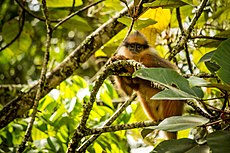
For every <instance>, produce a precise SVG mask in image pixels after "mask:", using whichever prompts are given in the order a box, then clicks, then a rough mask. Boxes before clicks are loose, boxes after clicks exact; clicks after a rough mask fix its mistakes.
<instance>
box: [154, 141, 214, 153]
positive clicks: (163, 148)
mask: <svg viewBox="0 0 230 153" xmlns="http://www.w3.org/2000/svg"><path fill="white" fill-rule="evenodd" d="M153 151H157V153H185V152H186V153H204V152H208V151H209V148H208V146H207V145H199V144H198V143H196V142H195V140H192V139H186V138H183V139H179V140H167V141H163V142H161V143H160V144H159V145H157V146H156V148H155V149H154V150H153ZM153 151H152V152H153Z"/></svg>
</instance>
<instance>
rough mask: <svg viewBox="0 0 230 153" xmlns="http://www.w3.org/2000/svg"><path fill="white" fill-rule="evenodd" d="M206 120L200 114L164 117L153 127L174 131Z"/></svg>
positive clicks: (203, 122)
mask: <svg viewBox="0 0 230 153" xmlns="http://www.w3.org/2000/svg"><path fill="white" fill-rule="evenodd" d="M208 122H209V119H207V118H204V117H202V116H172V117H169V118H166V119H164V120H163V121H162V122H161V123H160V124H159V125H158V126H154V129H158V130H164V131H168V132H176V131H180V130H185V129H188V128H193V127H196V126H201V125H204V124H206V123H208Z"/></svg>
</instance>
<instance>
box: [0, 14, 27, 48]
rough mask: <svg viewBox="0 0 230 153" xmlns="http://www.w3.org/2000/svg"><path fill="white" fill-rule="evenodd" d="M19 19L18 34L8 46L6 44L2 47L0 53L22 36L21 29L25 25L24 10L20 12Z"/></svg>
mask: <svg viewBox="0 0 230 153" xmlns="http://www.w3.org/2000/svg"><path fill="white" fill-rule="evenodd" d="M20 19H21V26H20V20H19V32H18V34H17V35H16V36H15V37H14V39H12V40H11V41H10V42H9V43H8V44H6V45H5V46H4V47H2V48H0V52H1V51H3V50H4V49H6V48H7V47H9V46H10V45H12V44H13V43H14V42H15V41H16V40H17V39H18V38H19V37H20V35H21V34H22V31H23V27H24V24H25V11H24V10H22V16H21V18H20Z"/></svg>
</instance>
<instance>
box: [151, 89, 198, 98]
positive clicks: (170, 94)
mask: <svg viewBox="0 0 230 153" xmlns="http://www.w3.org/2000/svg"><path fill="white" fill-rule="evenodd" d="M196 98H197V97H196V96H193V95H190V94H188V93H186V92H183V91H181V90H179V89H177V88H173V87H172V88H170V89H167V90H163V91H161V92H159V93H157V94H155V95H154V96H153V97H152V98H151V99H153V100H187V99H196Z"/></svg>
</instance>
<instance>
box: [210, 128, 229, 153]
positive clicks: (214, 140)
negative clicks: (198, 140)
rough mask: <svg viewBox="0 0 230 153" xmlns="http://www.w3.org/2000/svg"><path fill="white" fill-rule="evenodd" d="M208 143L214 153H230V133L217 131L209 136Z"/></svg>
mask: <svg viewBox="0 0 230 153" xmlns="http://www.w3.org/2000/svg"><path fill="white" fill-rule="evenodd" d="M207 143H208V145H209V146H210V148H211V150H212V153H222V152H223V153H227V152H230V145H229V143H230V132H229V131H215V132H212V133H211V134H209V135H208V136H207Z"/></svg>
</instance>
